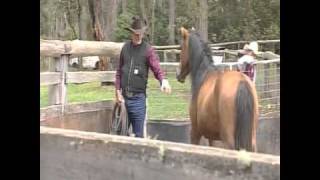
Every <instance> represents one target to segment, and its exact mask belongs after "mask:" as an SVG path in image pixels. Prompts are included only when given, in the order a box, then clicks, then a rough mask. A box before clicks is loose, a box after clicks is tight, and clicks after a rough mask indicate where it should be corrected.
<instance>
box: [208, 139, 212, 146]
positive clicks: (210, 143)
mask: <svg viewBox="0 0 320 180" xmlns="http://www.w3.org/2000/svg"><path fill="white" fill-rule="evenodd" d="M208 142H209V146H213V139H211V138H209V139H208Z"/></svg>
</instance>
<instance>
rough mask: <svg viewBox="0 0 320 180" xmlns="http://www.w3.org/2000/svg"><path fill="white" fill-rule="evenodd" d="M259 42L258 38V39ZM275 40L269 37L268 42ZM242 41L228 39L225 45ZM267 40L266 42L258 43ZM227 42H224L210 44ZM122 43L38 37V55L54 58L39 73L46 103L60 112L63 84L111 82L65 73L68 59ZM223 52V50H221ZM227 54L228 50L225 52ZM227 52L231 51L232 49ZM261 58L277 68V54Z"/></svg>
mask: <svg viewBox="0 0 320 180" xmlns="http://www.w3.org/2000/svg"><path fill="white" fill-rule="evenodd" d="M258 42H259V41H258ZM274 42H279V41H278V40H271V41H270V43H274ZM236 43H246V41H241V42H230V43H229V44H236ZM260 43H268V41H264V42H262V41H261V42H260ZM215 45H217V46H218V45H219V46H220V45H228V43H220V44H213V45H211V46H212V47H213V46H215ZM122 46H123V43H114V42H98V41H79V40H76V41H59V40H40V56H46V57H54V59H55V60H54V61H52V62H51V63H52V64H51V65H50V72H42V73H40V85H47V86H49V89H48V98H49V100H48V105H49V106H50V105H61V106H60V107H61V113H64V105H65V104H67V84H69V83H88V82H94V81H98V82H114V81H115V71H95V72H68V61H69V59H70V58H71V57H77V56H108V57H118V56H119V54H120V50H121V47H122ZM154 48H155V49H156V50H164V51H165V50H167V51H168V52H175V53H179V50H178V49H179V47H178V46H154ZM225 52H227V50H226V51H225ZM227 53H228V52H227ZM231 53H235V52H234V51H233V52H231ZM262 56H265V59H273V60H272V61H270V60H268V61H258V62H257V64H266V66H268V65H269V63H275V62H276V63H277V64H278V65H279V69H280V56H279V55H276V54H274V53H271V52H265V53H263V54H262ZM234 65H236V63H222V64H221V66H228V67H230V68H231V67H232V66H234ZM161 66H171V67H173V69H175V67H177V66H178V63H161Z"/></svg>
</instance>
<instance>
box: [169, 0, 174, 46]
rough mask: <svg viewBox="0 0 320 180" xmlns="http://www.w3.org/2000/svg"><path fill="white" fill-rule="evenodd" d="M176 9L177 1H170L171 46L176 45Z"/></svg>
mask: <svg viewBox="0 0 320 180" xmlns="http://www.w3.org/2000/svg"><path fill="white" fill-rule="evenodd" d="M175 9H176V2H175V0H169V27H168V29H169V45H174V44H175V23H174V20H175Z"/></svg>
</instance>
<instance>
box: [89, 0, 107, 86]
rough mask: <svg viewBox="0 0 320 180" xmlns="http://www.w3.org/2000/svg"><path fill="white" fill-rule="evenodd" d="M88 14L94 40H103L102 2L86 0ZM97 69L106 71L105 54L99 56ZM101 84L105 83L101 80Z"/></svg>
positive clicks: (99, 0)
mask: <svg viewBox="0 0 320 180" xmlns="http://www.w3.org/2000/svg"><path fill="white" fill-rule="evenodd" d="M88 1H89V8H90V14H91V18H92V27H93V29H94V34H93V36H94V38H95V40H96V41H104V40H105V33H104V32H103V30H104V28H103V24H104V23H103V20H104V18H103V13H102V2H101V0H88ZM99 59H100V60H99V70H100V71H106V69H107V63H106V62H107V58H106V57H105V56H99ZM101 85H105V84H104V83H103V82H102V83H101Z"/></svg>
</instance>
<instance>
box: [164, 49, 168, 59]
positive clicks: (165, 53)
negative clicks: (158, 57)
mask: <svg viewBox="0 0 320 180" xmlns="http://www.w3.org/2000/svg"><path fill="white" fill-rule="evenodd" d="M167 61H168V57H167V52H166V50H164V51H163V62H167Z"/></svg>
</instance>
